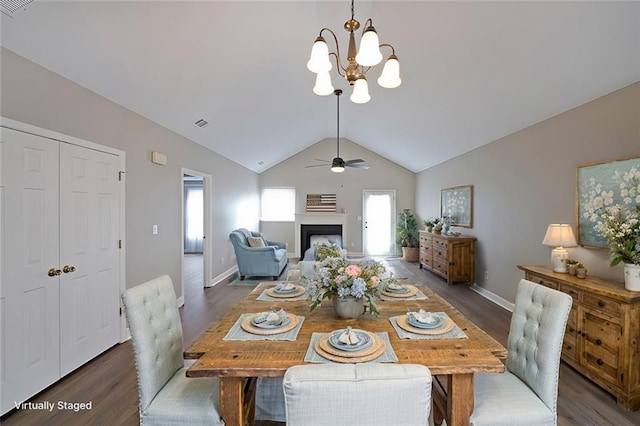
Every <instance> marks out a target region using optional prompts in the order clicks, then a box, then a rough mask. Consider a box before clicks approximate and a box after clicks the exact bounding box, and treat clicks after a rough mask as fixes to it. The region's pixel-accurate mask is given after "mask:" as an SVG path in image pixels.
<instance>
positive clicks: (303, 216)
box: [294, 213, 349, 257]
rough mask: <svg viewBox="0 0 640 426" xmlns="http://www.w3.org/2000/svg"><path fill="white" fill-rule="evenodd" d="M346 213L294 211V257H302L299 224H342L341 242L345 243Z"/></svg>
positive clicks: (344, 244) (345, 245)
mask: <svg viewBox="0 0 640 426" xmlns="http://www.w3.org/2000/svg"><path fill="white" fill-rule="evenodd" d="M348 216H349V214H348V213H296V215H295V217H296V224H295V239H294V241H295V246H296V251H295V255H296V257H302V255H303V254H304V253H300V251H301V250H300V249H301V247H300V225H342V244H343V246H344V247H345V248H346V247H348V245H347V219H348Z"/></svg>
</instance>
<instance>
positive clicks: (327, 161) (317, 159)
mask: <svg viewBox="0 0 640 426" xmlns="http://www.w3.org/2000/svg"><path fill="white" fill-rule="evenodd" d="M314 160H316V161H322V162H325V163H330V162H331V160H321V159H319V158H314Z"/></svg>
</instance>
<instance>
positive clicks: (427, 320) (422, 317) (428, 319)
mask: <svg viewBox="0 0 640 426" xmlns="http://www.w3.org/2000/svg"><path fill="white" fill-rule="evenodd" d="M409 315H411V316H412V317H413V319H415V320H416V321H418V322H420V323H422V324H433V323H435V322H436V321H438V318H437V317H436V316H435V315H433V314H432V313H431V312H426V311H425V310H424V309H420V310H419V311H418V312H409Z"/></svg>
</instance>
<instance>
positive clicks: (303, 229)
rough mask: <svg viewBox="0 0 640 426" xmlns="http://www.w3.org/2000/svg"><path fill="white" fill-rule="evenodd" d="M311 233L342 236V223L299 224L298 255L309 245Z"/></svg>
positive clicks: (301, 254) (302, 254)
mask: <svg viewBox="0 0 640 426" xmlns="http://www.w3.org/2000/svg"><path fill="white" fill-rule="evenodd" d="M312 235H340V236H342V225H326V224H302V225H300V256H301V257H302V256H304V252H305V251H307V249H308V248H309V247H311V243H310V240H311V236H312ZM342 245H343V246H344V241H343V242H342ZM343 248H344V247H343Z"/></svg>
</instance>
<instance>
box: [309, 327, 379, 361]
mask: <svg viewBox="0 0 640 426" xmlns="http://www.w3.org/2000/svg"><path fill="white" fill-rule="evenodd" d="M360 331H362V332H363V333H366V334H367V335H368V336H369V337H371V338H372V339H373V344H372V345H371V346H370V347H368V348H367V349H364V350H362V351H358V352H343V351H339V350H337V349H335V348H333V347H332V346H331V344H330V343H329V337H330V336H331V333H329V334H327V335H325V336H322V337H321V338H320V339H318V341H317V342H316V345H315V349H316V352H317V353H318V355H320V356H322V357H323V358H326V359H328V360H330V361H334V362H341V363H357V362H367V361H371V360H374V359H376V358H378V357H379V356H380V355H382V354H383V353H384V352H385V350H386V347H385V343H384V341H382V339H380V338H379V337H378V336H376V335H375V334H372V333H369V332H367V331H364V330H360Z"/></svg>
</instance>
